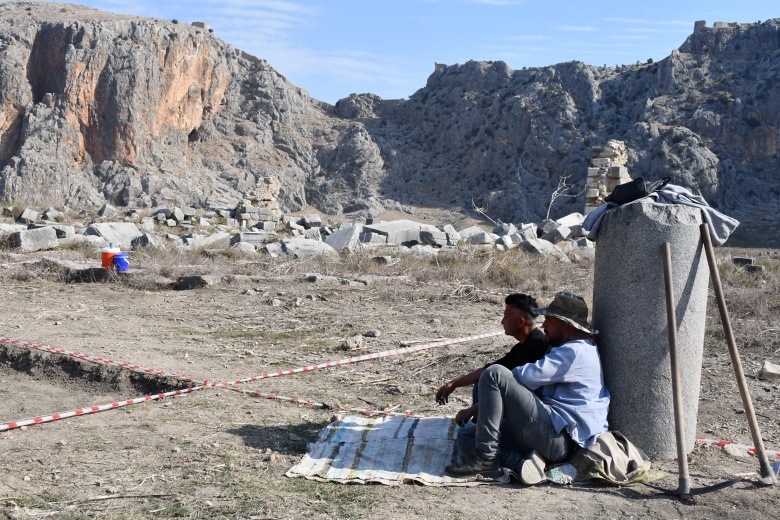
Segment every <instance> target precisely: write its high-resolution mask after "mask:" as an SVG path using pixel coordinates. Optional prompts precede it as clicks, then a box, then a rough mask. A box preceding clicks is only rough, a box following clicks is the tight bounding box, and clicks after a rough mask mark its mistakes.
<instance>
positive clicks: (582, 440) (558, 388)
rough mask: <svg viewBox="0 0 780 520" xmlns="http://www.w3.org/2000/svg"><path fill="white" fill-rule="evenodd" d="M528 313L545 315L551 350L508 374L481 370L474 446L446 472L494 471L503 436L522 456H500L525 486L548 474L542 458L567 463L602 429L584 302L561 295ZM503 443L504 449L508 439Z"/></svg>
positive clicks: (600, 392)
mask: <svg viewBox="0 0 780 520" xmlns="http://www.w3.org/2000/svg"><path fill="white" fill-rule="evenodd" d="M533 312H534V313H535V314H541V315H544V316H545V320H544V323H543V324H542V329H544V331H545V337H546V339H547V342H548V343H549V344H550V346H551V349H550V351H549V352H548V353H547V355H545V356H544V357H543V358H542V359H540V360H539V361H537V362H535V363H529V364H526V365H522V366H519V367H516V368H514V369H512V370H511V371H510V370H509V369H507V368H505V367H503V366H501V365H491V366H489V367H488V368H486V369H485V371H484V372H483V373H482V375H481V376H480V378H479V383H478V384H479V415H478V416H477V432H476V443H475V446H474V448H473V449H472V450H471V451H470V452H469V453H465V454H461V455H462V460H461V463H459V464H451V465H449V466H447V467H446V468H445V472H446V473H447V474H448V475H450V476H453V477H473V476H476V475H482V476H485V477H489V476H497V475H498V474H499V465H500V464H499V439H500V436H501V435H502V434H503V435H505V436H506V435H510V436H511V437H512V439H511V441H513V442H512V444H513V445H514V447H515V448H516V452H517V453H519V454H522V459H521V460H520V461H515V462H512V458H513V457H512V456H511V455H513V453H506V452H505V453H501V461H502V462H503V463H504V465H505V466H509V467H510V469H513V470H515V471H516V472H517V473H518V474H519V475H520V480H521V481H522V482H523V483H524V484H529V485H531V484H537V483H539V482H542V481H543V480H544V478H545V475H544V470H545V467H546V464H547V463H557V462H563V461H565V460H566V459H568V458H569V457H570V456H571V455H572V454H573V453H574V451H575V450H576V449H577V448H578V447H582V448H587V447H589V446H590V445H592V444H593V443H594V442H595V441H596V438H597V437H598V436H599V435H600V434H602V433H604V432H605V431H607V409H608V407H609V392H608V391H607V389H606V387H605V386H604V376H603V373H602V370H601V361H600V358H599V354H598V350H597V348H596V344H595V341H594V340H593V336H594V335H596V334H598V331H596V330H595V329H594V328H593V327H592V326H591V325H590V324H589V323H588V306H587V304H586V303H585V301H584V300H583V299H582V298H581V297H580V296H577V295H574V294H570V293H565V292H559V293H558V294H556V295H555V298H554V299H553V301H552V303H551V304H550V305H549V306H547V307H544V308H534V309H533ZM501 440H502V442H501V445H502V447H503V446H505V445H506V444H507V442H506V441H507V440H506V439H501ZM508 462H509V463H508Z"/></svg>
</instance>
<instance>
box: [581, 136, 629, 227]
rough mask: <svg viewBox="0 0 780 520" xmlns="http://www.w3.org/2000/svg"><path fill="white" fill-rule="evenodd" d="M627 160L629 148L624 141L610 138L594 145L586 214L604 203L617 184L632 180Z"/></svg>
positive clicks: (589, 173) (586, 197)
mask: <svg viewBox="0 0 780 520" xmlns="http://www.w3.org/2000/svg"><path fill="white" fill-rule="evenodd" d="M627 162H628V150H627V149H626V145H625V143H623V142H622V141H615V140H614V139H610V140H609V141H607V144H606V145H604V146H594V147H593V150H592V151H591V155H590V167H589V168H588V180H587V190H586V192H585V215H587V214H588V213H590V212H591V211H593V210H594V209H596V208H597V207H599V206H601V205H602V204H604V198H605V197H606V196H607V195H609V194H610V193H612V190H614V189H615V186H618V185H620V184H624V183H626V182H628V181H630V180H631V176H630V175H629V174H628V168H626V163H627Z"/></svg>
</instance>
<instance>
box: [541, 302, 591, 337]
mask: <svg viewBox="0 0 780 520" xmlns="http://www.w3.org/2000/svg"><path fill="white" fill-rule="evenodd" d="M533 312H534V313H536V314H542V315H544V316H552V317H553V318H558V319H559V320H561V321H565V322H566V323H568V324H570V325H572V326H573V327H575V328H576V329H578V330H581V331H583V332H587V333H589V334H598V333H599V331H597V330H596V329H594V328H593V327H592V326H591V324H590V323H588V304H587V303H585V300H583V299H582V297H581V296H577V295H576V294H571V293H567V292H559V293H558V294H556V295H555V298H553V301H552V303H551V304H550V305H548V306H547V307H540V308H534V309H533Z"/></svg>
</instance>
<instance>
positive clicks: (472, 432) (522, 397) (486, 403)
mask: <svg viewBox="0 0 780 520" xmlns="http://www.w3.org/2000/svg"><path fill="white" fill-rule="evenodd" d="M477 386H478V389H477V392H479V394H478V395H479V413H478V414H477V424H476V427H474V426H473V425H471V424H469V425H467V426H465V427H463V428H461V429H460V430H459V431H458V451H459V453H460V454H461V455H465V454H466V453H468V452H469V451H471V450H472V449H475V450H476V451H477V454H478V455H479V457H480V458H482V459H485V460H492V459H494V458H496V457H497V456H498V451H499V449H500V450H501V451H510V450H511V451H516V452H519V453H522V454H524V455H526V454H528V453H529V452H530V451H531V450H536V451H537V452H538V453H539V454H540V455H541V456H542V457H543V458H544V459H545V460H547V461H548V462H553V463H554V462H561V461H564V460H566V459H567V458H569V456H570V455H571V454H572V453H573V452H574V450H575V449H576V447H577V445H576V444H575V442H574V441H573V440H572V439H571V437H570V436H569V434H568V433H567V432H566V431H565V430H561V432H556V431H555V427H554V426H553V423H552V418H551V416H550V410H549V408H547V406H545V405H544V403H542V401H541V400H540V399H539V398H538V397H537V396H536V394H534V393H533V392H532V391H531V390H529V389H528V388H526V387H525V386H523V385H521V384H520V383H518V382H517V380H516V379H515V378H514V376H513V375H512V372H511V371H510V370H509V369H507V368H505V367H503V366H501V365H491V366H489V367H488V368H487V369H486V370H485V371H484V372H483V373H482V376H481V377H480V378H479V383H478V385H475V387H477ZM475 397H476V395H475Z"/></svg>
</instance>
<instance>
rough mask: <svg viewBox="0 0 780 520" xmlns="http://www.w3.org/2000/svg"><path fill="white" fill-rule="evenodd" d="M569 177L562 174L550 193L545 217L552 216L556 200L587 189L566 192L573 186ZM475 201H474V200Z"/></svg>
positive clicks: (578, 194)
mask: <svg viewBox="0 0 780 520" xmlns="http://www.w3.org/2000/svg"><path fill="white" fill-rule="evenodd" d="M569 177H571V176H570V175H561V178H560V179H558V187H557V188H555V191H553V192H552V195H550V204H548V205H547V216H546V217H544V218H545V219H549V218H550V210H552V207H553V204H555V201H556V200H558V199H559V198H560V197H571V198H577V197H579V196H580V195H582V194H583V193H584V192H585V190H586V189H587V185H586V186H585V188H583V189H582V191H579V192H577V193H566V192H567V191H568V190H570V189H571V188H573V187H574V186H572V185H571V184H569V182H568V181H569ZM472 203H473V202H472Z"/></svg>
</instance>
